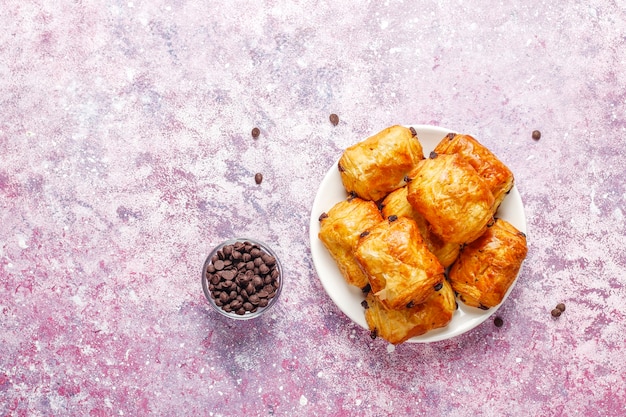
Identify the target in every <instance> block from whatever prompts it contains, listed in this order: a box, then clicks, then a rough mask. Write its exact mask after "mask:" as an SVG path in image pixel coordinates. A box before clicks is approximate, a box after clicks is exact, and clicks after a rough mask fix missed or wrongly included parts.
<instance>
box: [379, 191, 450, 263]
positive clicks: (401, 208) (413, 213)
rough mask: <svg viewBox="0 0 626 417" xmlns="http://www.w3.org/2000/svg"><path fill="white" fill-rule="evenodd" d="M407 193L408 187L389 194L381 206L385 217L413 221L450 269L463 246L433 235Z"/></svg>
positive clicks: (427, 243)
mask: <svg viewBox="0 0 626 417" xmlns="http://www.w3.org/2000/svg"><path fill="white" fill-rule="evenodd" d="M407 193H408V190H407V187H406V186H404V187H402V188H398V189H397V190H395V191H392V192H391V193H389V194H388V195H387V197H385V199H384V200H383V201H382V203H381V204H380V207H381V213H382V215H383V217H384V218H389V217H390V216H394V215H395V216H398V217H409V218H411V219H413V220H414V221H415V224H416V225H417V228H418V229H419V231H420V234H421V235H422V238H423V239H424V242H425V243H426V245H427V246H428V249H430V251H431V252H432V253H433V254H434V255H435V256H436V257H437V259H438V260H439V262H440V263H441V265H442V266H443V267H444V268H447V267H449V266H450V265H452V262H454V260H455V259H456V257H457V256H458V255H459V251H460V249H461V245H460V244H458V243H449V242H444V241H443V239H441V238H440V237H439V236H437V235H436V234H435V233H433V231H432V230H431V228H430V226H429V224H428V222H427V221H426V219H424V216H422V215H421V214H420V213H419V212H418V211H417V210H415V209H414V208H413V206H411V204H409V201H408V200H407V198H406V197H407Z"/></svg>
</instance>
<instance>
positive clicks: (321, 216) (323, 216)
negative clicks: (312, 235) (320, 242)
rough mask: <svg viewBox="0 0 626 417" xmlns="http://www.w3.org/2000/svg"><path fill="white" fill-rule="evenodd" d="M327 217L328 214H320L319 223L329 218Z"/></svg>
mask: <svg viewBox="0 0 626 417" xmlns="http://www.w3.org/2000/svg"><path fill="white" fill-rule="evenodd" d="M327 217H328V214H327V213H322V214H320V217H319V219H318V220H319V221H322V220H324V219H325V218H327Z"/></svg>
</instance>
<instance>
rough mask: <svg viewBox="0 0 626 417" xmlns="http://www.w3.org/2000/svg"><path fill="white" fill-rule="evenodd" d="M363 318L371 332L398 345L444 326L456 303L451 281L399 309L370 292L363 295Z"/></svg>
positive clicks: (450, 317)
mask: <svg viewBox="0 0 626 417" xmlns="http://www.w3.org/2000/svg"><path fill="white" fill-rule="evenodd" d="M366 303H367V304H366V306H367V308H366V309H365V320H366V321H367V325H368V327H369V329H370V331H371V334H372V336H378V337H382V338H383V339H385V340H387V341H388V342H389V343H393V344H394V345H397V344H399V343H402V342H405V341H407V340H408V339H410V338H412V337H414V336H419V335H422V334H424V333H426V332H428V331H431V330H434V329H438V328H441V327H445V326H446V325H447V324H448V323H449V322H450V320H452V315H453V314H454V311H455V309H456V307H457V305H456V300H455V297H454V291H453V290H452V287H451V286H450V283H448V282H447V281H445V280H444V281H443V282H442V284H441V288H440V289H439V290H438V291H436V292H435V293H434V294H432V295H431V296H430V297H428V299H427V300H426V301H425V302H424V303H422V304H417V305H415V306H413V307H410V308H404V309H401V310H390V309H387V308H386V307H385V306H384V305H383V304H382V303H380V302H379V301H378V299H377V298H376V297H375V296H374V295H373V294H371V293H370V294H368V295H367V297H366Z"/></svg>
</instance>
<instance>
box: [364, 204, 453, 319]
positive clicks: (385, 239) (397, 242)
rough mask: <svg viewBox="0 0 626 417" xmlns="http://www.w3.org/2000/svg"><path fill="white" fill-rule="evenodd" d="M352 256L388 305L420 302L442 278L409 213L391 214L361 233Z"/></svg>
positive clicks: (400, 305) (395, 307) (375, 291)
mask: <svg viewBox="0 0 626 417" xmlns="http://www.w3.org/2000/svg"><path fill="white" fill-rule="evenodd" d="M355 257H356V259H357V261H358V262H359V264H360V265H361V269H362V270H363V271H364V272H365V275H366V276H367V279H368V282H369V284H370V287H371V292H372V293H373V294H374V295H375V296H376V297H377V298H378V300H379V301H381V302H382V303H383V304H384V305H385V307H387V308H390V309H396V310H397V309H403V308H406V306H407V305H409V304H413V305H415V304H420V303H423V302H424V301H426V299H427V298H428V297H430V296H431V295H432V294H433V293H434V292H435V286H437V285H438V284H440V283H441V282H442V281H443V280H444V276H443V266H441V264H440V263H439V261H438V260H437V258H436V257H435V255H433V254H432V253H431V252H430V250H428V246H426V243H424V240H423V239H422V236H421V235H420V232H419V230H418V228H417V225H416V224H415V222H414V221H413V220H412V219H409V218H408V217H396V216H391V217H389V218H388V219H387V220H384V221H382V222H380V223H378V224H377V225H375V226H373V227H370V228H369V229H368V230H367V231H366V232H365V233H363V234H362V235H361V237H360V238H359V241H358V243H357V245H356V249H355Z"/></svg>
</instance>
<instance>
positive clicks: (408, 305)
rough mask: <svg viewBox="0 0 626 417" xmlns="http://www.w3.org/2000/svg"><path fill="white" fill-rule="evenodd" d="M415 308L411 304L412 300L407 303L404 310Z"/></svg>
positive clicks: (412, 303)
mask: <svg viewBox="0 0 626 417" xmlns="http://www.w3.org/2000/svg"><path fill="white" fill-rule="evenodd" d="M413 307H415V303H414V302H413V300H411V301H409V302H408V304H407V305H406V308H413Z"/></svg>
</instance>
